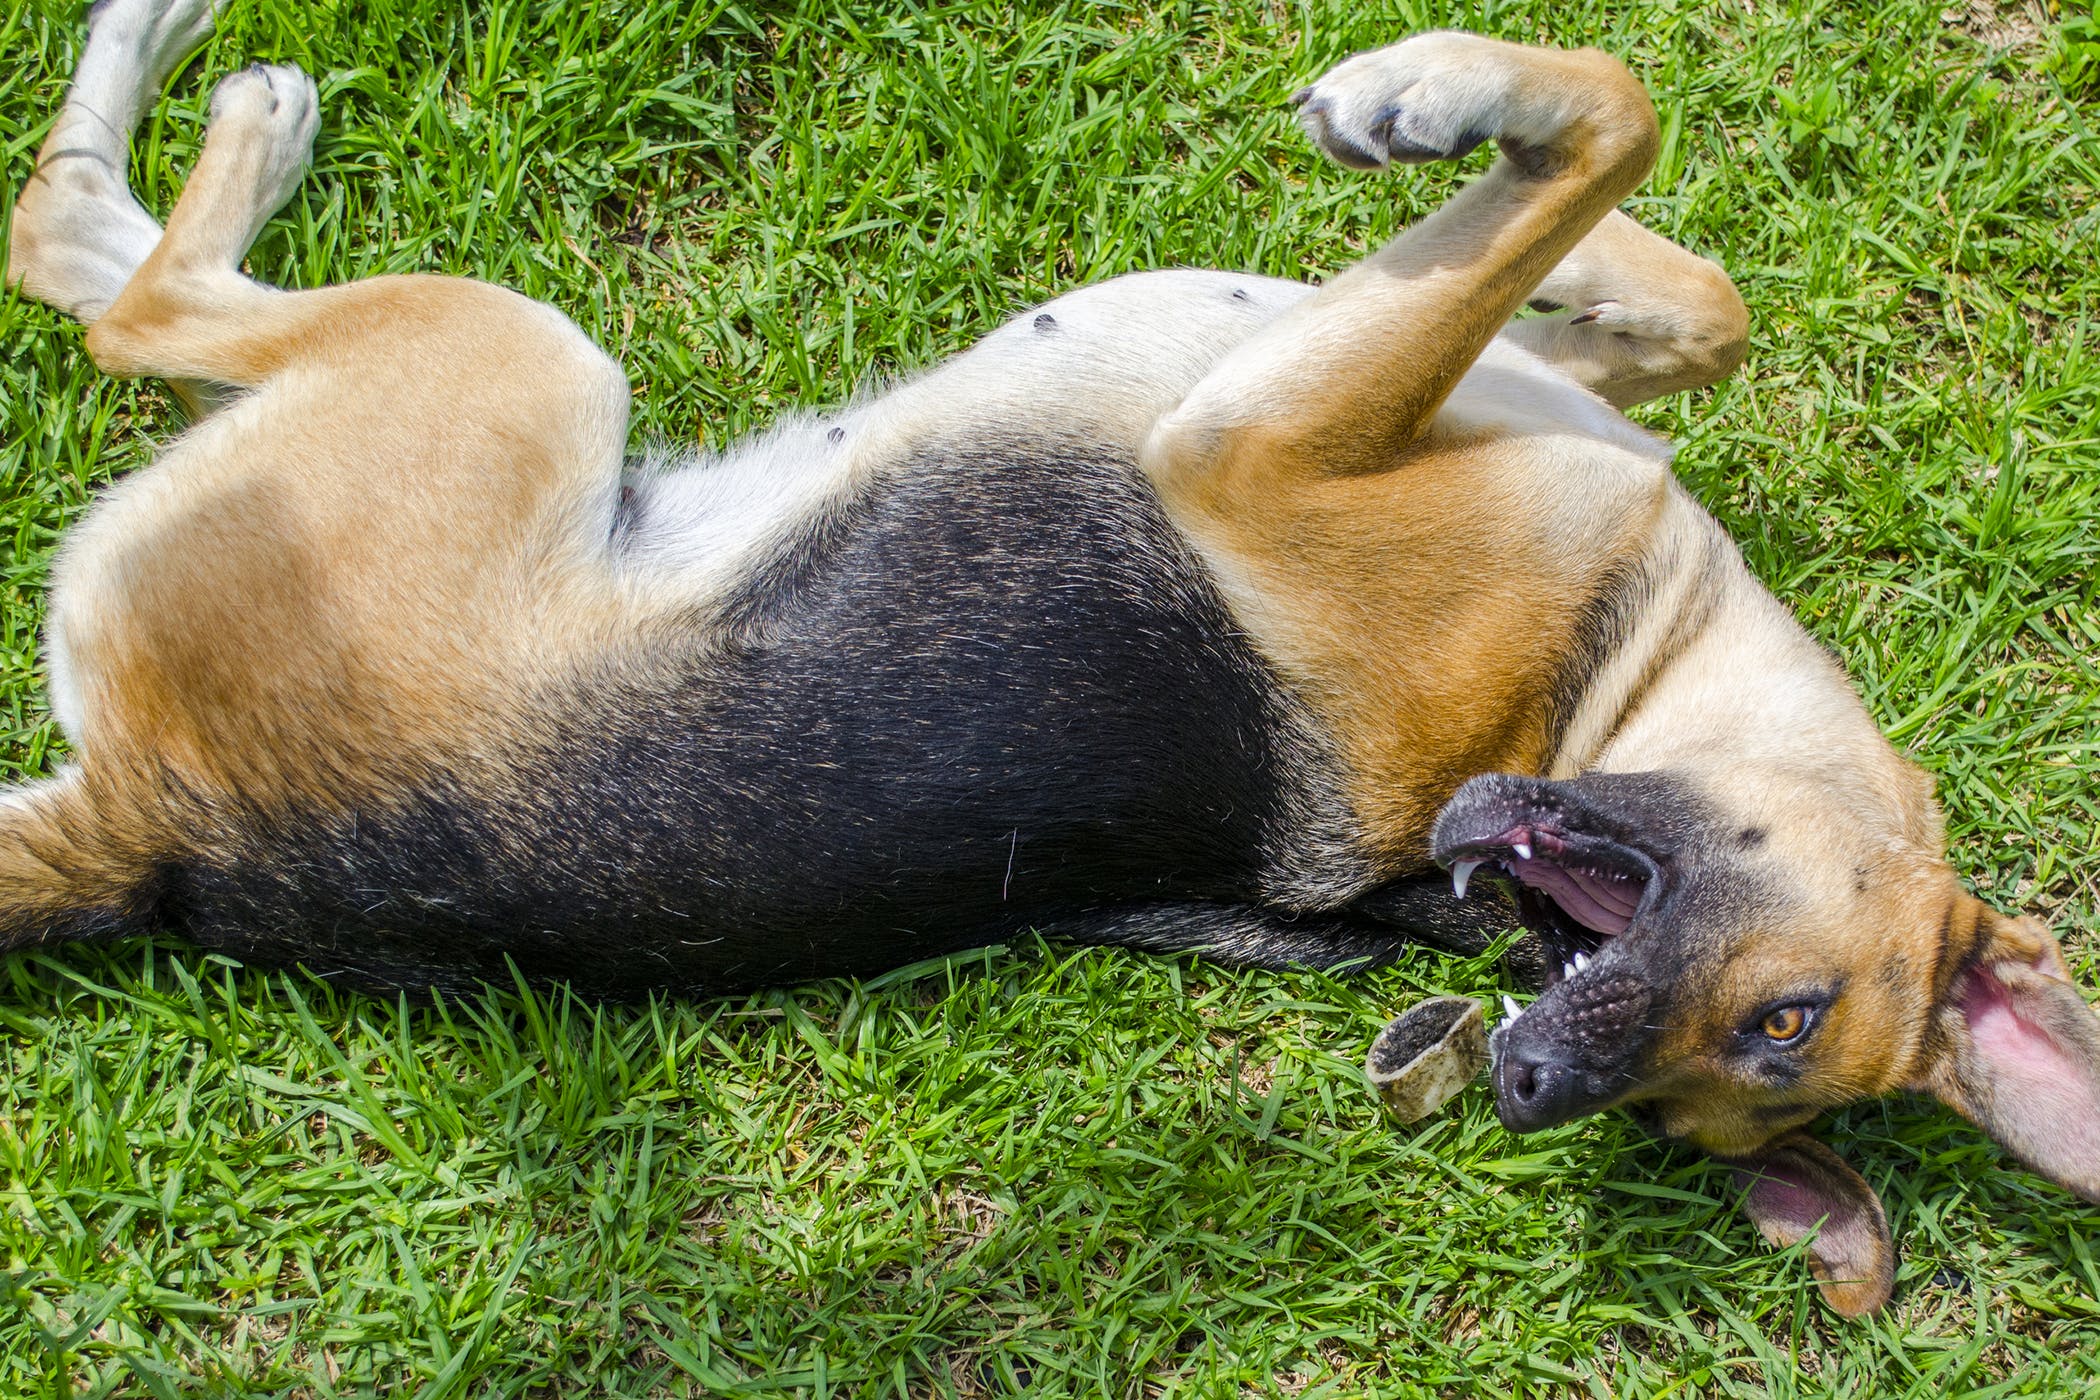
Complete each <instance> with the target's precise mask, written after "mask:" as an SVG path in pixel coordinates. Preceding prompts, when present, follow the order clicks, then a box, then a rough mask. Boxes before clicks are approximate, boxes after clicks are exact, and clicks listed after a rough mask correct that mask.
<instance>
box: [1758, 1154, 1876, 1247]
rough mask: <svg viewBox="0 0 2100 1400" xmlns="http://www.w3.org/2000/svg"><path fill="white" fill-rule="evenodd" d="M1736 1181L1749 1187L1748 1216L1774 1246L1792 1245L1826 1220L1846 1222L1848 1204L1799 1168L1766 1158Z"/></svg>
mask: <svg viewBox="0 0 2100 1400" xmlns="http://www.w3.org/2000/svg"><path fill="white" fill-rule="evenodd" d="M1737 1180H1739V1181H1740V1182H1742V1184H1743V1185H1745V1186H1747V1187H1749V1194H1750V1201H1749V1205H1750V1212H1751V1214H1752V1216H1754V1217H1755V1218H1756V1220H1757V1224H1758V1228H1760V1229H1762V1230H1763V1231H1764V1232H1765V1234H1766V1236H1767V1237H1768V1238H1770V1239H1772V1240H1773V1241H1774V1242H1775V1243H1781V1244H1792V1243H1793V1242H1794V1241H1795V1240H1798V1239H1800V1238H1801V1237H1802V1236H1803V1235H1805V1234H1807V1233H1808V1232H1809V1231H1810V1230H1813V1229H1815V1228H1816V1227H1817V1226H1818V1225H1820V1224H1822V1222H1823V1221H1824V1220H1825V1219H1826V1218H1828V1219H1832V1220H1835V1221H1838V1222H1840V1223H1841V1224H1842V1223H1843V1222H1844V1221H1846V1220H1848V1219H1849V1218H1850V1215H1851V1211H1852V1203H1851V1202H1849V1201H1846V1200H1845V1199H1844V1198H1842V1197H1840V1196H1837V1195H1834V1194H1832V1193H1831V1192H1830V1191H1828V1190H1827V1189H1825V1188H1824V1186H1823V1184H1822V1183H1821V1182H1820V1181H1818V1180H1817V1179H1816V1177H1815V1176H1814V1175H1813V1174H1812V1173H1810V1172H1808V1171H1807V1170H1805V1169H1804V1167H1803V1166H1802V1164H1800V1163H1797V1162H1792V1161H1789V1160H1787V1159H1786V1158H1784V1157H1777V1156H1774V1157H1768V1158H1766V1159H1764V1160H1763V1161H1760V1162H1759V1163H1758V1164H1757V1167H1756V1170H1754V1171H1743V1172H1740V1173H1739V1175H1738V1177H1737Z"/></svg>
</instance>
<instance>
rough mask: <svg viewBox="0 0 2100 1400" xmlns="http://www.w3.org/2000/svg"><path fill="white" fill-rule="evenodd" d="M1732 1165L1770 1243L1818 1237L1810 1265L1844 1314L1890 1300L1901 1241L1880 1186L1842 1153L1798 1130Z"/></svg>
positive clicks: (1753, 1216) (1825, 1297) (1784, 1245)
mask: <svg viewBox="0 0 2100 1400" xmlns="http://www.w3.org/2000/svg"><path fill="white" fill-rule="evenodd" d="M1728 1164H1729V1165H1730V1166H1732V1167H1734V1168H1735V1179H1736V1184H1737V1185H1739V1186H1741V1187H1743V1188H1744V1196H1743V1209H1744V1210H1745V1211H1746V1212H1748V1214H1749V1216H1750V1219H1751V1221H1752V1222H1753V1223H1754V1224H1755V1225H1756V1226H1757V1229H1758V1233H1759V1234H1761V1235H1763V1236H1764V1237H1765V1239H1766V1241H1768V1242H1769V1243H1771V1244H1774V1245H1777V1246H1779V1247H1780V1248H1782V1249H1784V1248H1787V1247H1789V1246H1792V1245H1796V1244H1799V1243H1800V1242H1801V1241H1802V1240H1804V1239H1808V1237H1809V1236H1810V1235H1814V1236H1815V1238H1814V1239H1812V1240H1809V1244H1808V1249H1807V1250H1806V1253H1807V1256H1808V1269H1809V1272H1810V1273H1812V1274H1814V1275H1815V1276H1816V1286H1817V1287H1818V1288H1820V1289H1822V1291H1823V1301H1824V1302H1826V1303H1828V1304H1830V1306H1831V1307H1832V1308H1833V1309H1834V1310H1836V1312H1837V1313H1838V1314H1839V1315H1840V1316H1843V1317H1859V1316H1861V1315H1862V1314H1865V1313H1870V1312H1872V1311H1874V1309H1876V1308H1878V1307H1880V1306H1881V1305H1882V1304H1883V1303H1886V1302H1887V1301H1888V1300H1889V1289H1890V1288H1891V1287H1892V1286H1893V1285H1894V1283H1895V1280H1896V1244H1895V1241H1894V1240H1892V1239H1890V1238H1889V1222H1888V1217H1887V1216H1885V1215H1883V1214H1882V1211H1881V1198H1880V1197H1879V1196H1877V1195H1875V1194H1874V1188H1873V1187H1871V1186H1869V1185H1867V1183H1866V1181H1865V1179H1864V1178H1862V1177H1861V1176H1860V1174H1859V1173H1858V1172H1856V1171H1854V1170H1852V1168H1850V1167H1848V1166H1846V1165H1845V1163H1844V1162H1843V1160H1842V1159H1840V1158H1839V1157H1838V1155H1837V1153H1835V1152H1832V1151H1831V1150H1830V1149H1829V1148H1827V1147H1825V1146H1824V1145H1823V1144H1822V1143H1820V1142H1817V1141H1816V1140H1815V1139H1814V1138H1812V1137H1810V1136H1809V1135H1808V1134H1807V1133H1801V1132H1794V1133H1788V1134H1787V1135H1786V1136H1784V1137H1781V1138H1775V1139H1774V1140H1773V1141H1771V1142H1770V1143H1768V1144H1766V1145H1765V1146H1764V1147H1763V1148H1762V1149H1760V1150H1759V1151H1758V1152H1756V1153H1754V1154H1753V1155H1751V1156H1748V1157H1735V1158H1730V1159H1728Z"/></svg>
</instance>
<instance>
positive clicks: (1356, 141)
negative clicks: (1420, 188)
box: [1292, 32, 1530, 170]
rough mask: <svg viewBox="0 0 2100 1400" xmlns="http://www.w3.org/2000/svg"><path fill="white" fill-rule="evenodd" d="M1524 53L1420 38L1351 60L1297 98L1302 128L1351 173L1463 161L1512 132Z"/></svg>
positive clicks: (1493, 44) (1479, 41)
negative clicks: (1519, 66)
mask: <svg viewBox="0 0 2100 1400" xmlns="http://www.w3.org/2000/svg"><path fill="white" fill-rule="evenodd" d="M1521 53H1522V50H1521V49H1518V48H1517V47H1516V46H1515V45H1512V44H1504V43H1500V42H1498V41H1496V40H1493V39H1483V38H1480V37H1479V36H1477V35H1473V34H1454V33H1448V32H1439V33H1434V34H1418V35H1416V36H1415V37H1414V38H1412V39H1407V40H1404V41H1402V42H1401V43H1398V44H1394V45H1392V46H1390V47H1388V48H1383V49H1373V50H1372V51H1370V52H1369V53H1360V54H1357V55H1356V56H1354V57H1353V58H1347V59H1344V60H1343V61H1342V62H1340V63H1338V64H1336V65H1335V66H1334V67H1333V68H1331V69H1329V70H1328V71H1327V73H1326V74H1325V75H1324V76H1322V77H1321V78H1319V79H1318V80H1317V81H1316V82H1314V83H1313V84H1312V85H1311V86H1309V87H1305V88H1301V89H1300V90H1299V91H1298V92H1297V93H1295V94H1294V95H1293V97H1292V101H1294V102H1295V103H1297V105H1298V121H1299V124H1300V125H1302V126H1303V127H1304V128H1305V131H1306V134H1307V135H1309V136H1311V137H1312V139H1313V141H1314V142H1315V143H1316V144H1318V145H1319V147H1320V148H1321V149H1322V150H1324V151H1326V152H1327V154H1329V155H1331V156H1333V157H1334V158H1335V159H1336V160H1338V161H1340V162H1341V163H1342V164H1343V165H1347V166H1350V167H1353V168H1355V169H1358V170H1378V169H1383V168H1384V167H1386V166H1387V165H1390V164H1391V163H1392V162H1394V161H1400V162H1403V163H1406V164H1411V165H1413V164H1421V163H1423V162H1425V161H1433V160H1456V159H1457V158H1458V157H1460V156H1462V155H1464V154H1465V153H1466V152H1468V151H1470V150H1472V149H1473V148H1474V147H1475V146H1478V145H1479V144H1480V143H1481V142H1483V141H1486V140H1489V139H1491V138H1499V137H1505V136H1512V135H1514V136H1517V137H1518V138H1519V139H1522V138H1523V137H1525V136H1528V135H1529V134H1530V133H1526V132H1512V131H1511V130H1510V127H1511V124H1512V120H1513V118H1515V117H1516V116H1517V114H1516V113H1515V112H1514V111H1513V110H1512V109H1513V107H1514V105H1515V103H1514V97H1515V92H1516V79H1517V66H1516V63H1514V62H1512V55H1516V54H1521Z"/></svg>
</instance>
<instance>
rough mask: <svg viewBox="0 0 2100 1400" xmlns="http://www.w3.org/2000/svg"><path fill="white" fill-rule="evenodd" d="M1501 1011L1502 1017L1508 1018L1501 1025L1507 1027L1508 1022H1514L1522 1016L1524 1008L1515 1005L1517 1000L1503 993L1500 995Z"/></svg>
mask: <svg viewBox="0 0 2100 1400" xmlns="http://www.w3.org/2000/svg"><path fill="white" fill-rule="evenodd" d="M1502 1010H1503V1013H1504V1015H1505V1016H1506V1017H1507V1018H1508V1019H1507V1020H1504V1021H1503V1023H1502V1024H1503V1025H1505V1026H1506V1025H1508V1024H1509V1023H1510V1021H1514V1020H1516V1019H1517V1017H1519V1016H1521V1015H1523V1014H1524V1008H1523V1007H1521V1006H1519V1005H1517V999H1516V998H1515V997H1513V996H1511V995H1510V994H1509V993H1508V992H1504V993H1503V994H1502Z"/></svg>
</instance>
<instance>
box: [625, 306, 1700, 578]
mask: <svg viewBox="0 0 2100 1400" xmlns="http://www.w3.org/2000/svg"><path fill="white" fill-rule="evenodd" d="M1314 290H1315V289H1314V288H1312V287H1310V286H1307V285H1305V284H1303V283H1298V282H1289V281H1285V280H1282V279H1280V278H1271V277H1258V276H1253V275H1250V274H1245V273H1228V272H1208V271H1195V270H1182V271H1170V272H1145V273H1134V274H1131V275H1129V276H1124V277H1118V278H1114V279H1112V280H1110V281H1106V282H1101V283H1096V284H1095V285H1093V286H1089V287H1085V288H1082V289H1080V290H1078V291H1075V292H1071V293H1068V294H1067V295H1065V296H1062V297H1059V298H1057V299H1056V300H1055V301H1051V302H1048V303H1046V304H1044V305H1041V306H1037V307H1034V308H1031V309H1030V310H1028V311H1025V312H1022V313H1021V314H1020V315H1018V316H1016V317H1014V319H1012V320H1011V321H1008V322H1007V323H1006V324H1005V325H1003V326H1001V327H999V328H998V329H997V330H995V331H993V332H991V333H990V334H989V335H987V336H985V337H984V338H983V339H982V340H980V341H978V342H977V343H976V344H975V345H973V346H972V347H971V348H970V349H969V350H967V351H965V352H964V353H962V354H960V355H957V356H955V357H954V358H952V359H949V360H947V361H944V362H943V363H941V364H940V365H938V366H936V367H934V368H933V369H931V370H928V371H927V372H925V373H923V374H920V375H917V376H915V377H913V378H911V379H908V380H906V381H904V382H903V383H900V384H897V385H894V386H891V387H889V388H888V389H886V390H884V391H882V392H879V393H875V394H870V395H865V396H862V397H860V398H857V399H855V400H853V401H851V402H849V403H847V404H846V405H845V406H843V407H841V408H839V409H837V410H835V411H833V412H830V413H824V414H819V415H797V416H795V417H792V418H789V419H786V420H784V421H783V422H781V423H780V424H778V425H777V426H775V427H774V428H772V429H770V430H769V431H767V432H765V433H761V434H759V435H757V436H754V437H752V438H749V439H747V440H745V441H744V442H741V443H738V444H736V445H735V446H733V447H731V448H730V449H728V450H727V451H725V452H722V453H720V454H716V455H706V456H703V455H697V454H696V455H691V456H679V457H672V458H657V459H655V460H653V461H650V462H648V463H646V464H645V465H644V467H643V468H642V470H641V471H640V473H639V474H638V475H637V477H636V479H635V480H634V481H633V482H632V483H631V484H632V487H633V495H632V498H631V508H630V511H629V518H630V525H629V527H628V529H627V530H626V531H625V534H624V541H623V542H624V546H625V551H626V562H627V563H629V564H630V565H632V566H634V567H636V568H638V569H639V570H641V571H642V573H643V574H644V575H645V576H646V577H648V578H649V579H650V580H651V581H652V582H654V583H655V584H658V585H664V584H668V585H670V586H671V587H673V588H674V589H675V591H676V592H677V593H678V594H680V595H682V596H684V597H686V598H688V599H705V598H707V597H710V596H713V595H716V594H718V593H719V592H720V591H721V590H722V589H724V588H725V587H727V586H729V585H730V584H732V583H733V582H734V581H735V580H736V579H738V578H739V577H741V576H742V574H743V573H744V571H745V569H746V568H747V567H748V566H749V565H750V564H752V563H753V562H755V561H756V560H759V559H762V558H766V557H769V556H770V554H771V552H772V550H773V548H774V547H776V546H777V545H778V543H779V542H780V541H781V540H782V539H784V538H786V537H788V536H789V535H791V534H792V533H793V532H794V531H796V530H797V529H798V528H800V527H801V526H803V525H804V524H805V523H806V522H807V521H809V519H810V518H811V517H812V516H814V515H816V514H818V513H820V512H822V511H824V510H825V509H826V508H827V507H830V506H832V505H835V504H836V503H838V502H840V501H842V500H844V499H845V498H847V497H848V496H849V495H850V494H852V493H854V492H855V491H857V490H860V489H862V488H863V487H865V486H866V485H867V484H868V483H869V482H870V481H871V480H872V479H876V478H879V477H880V475H881V474H882V473H884V472H885V471H890V470H895V469H896V468H897V467H898V466H899V464H901V463H905V462H910V461H916V460H925V459H927V458H929V457H932V458H936V459H937V458H938V455H939V453H940V451H941V449H942V447H943V445H944V444H954V445H957V446H963V445H967V444H969V443H971V442H972V441H977V442H982V441H984V440H986V439H987V438H993V437H996V438H998V439H1001V440H1004V441H1008V442H1011V441H1013V440H1015V439H1017V438H1019V439H1025V440H1037V441H1041V442H1043V443H1044V444H1045V446H1046V447H1049V446H1053V445H1054V446H1060V447H1071V446H1073V445H1089V446H1092V447H1094V448H1096V449H1099V450H1102V451H1105V452H1107V453H1110V454H1113V455H1117V456H1123V457H1127V458H1129V459H1131V460H1133V461H1134V460H1136V458H1137V456H1138V453H1139V449H1140V448H1141V446H1142V445H1143V443H1144V441H1145V438H1146V436H1147V434H1148V433H1149V432H1150V430H1151V428H1152V425H1153V424H1154V422H1156V421H1157V420H1158V418H1159V417H1160V416H1161V415H1162V414H1164V413H1166V412H1167V411H1169V410H1170V409H1172V408H1174V407H1175V406H1176V405H1177V404H1179V403H1180V402H1181V401H1182V399H1183V398H1184V397H1185V396H1186V395H1187V394H1188V392H1189V391H1190V390H1191V389H1193V388H1194V387H1195V386H1196V385H1197V384H1198V383H1199V382H1201V381H1202V379H1203V378H1204V377H1205V376H1206V375H1207V374H1209V373H1210V371H1211V369H1212V368H1213V366H1215V365H1216V364H1217V362H1218V361H1219V360H1220V359H1221V358H1222V357H1223V356H1224V355H1225V354H1226V353H1227V352H1229V351H1230V350H1232V349H1233V348H1234V347H1235V346H1237V345H1239V344H1241V343H1242V342H1243V341H1245V340H1246V339H1247V338H1248V337H1249V336H1251V335H1253V334H1254V333H1256V332H1257V331H1259V330H1260V329H1261V328H1262V327H1264V326H1265V325H1267V324H1268V323H1269V322H1270V321H1272V320H1274V319H1275V318H1276V317H1277V316H1279V315H1281V314H1282V313H1283V312H1285V311H1286V310H1288V309H1289V308H1291V307H1292V306H1295V305H1297V304H1298V303H1300V302H1302V301H1304V300H1306V299H1307V298H1309V297H1310V296H1312V294H1313V292H1314ZM1439 420H1440V422H1448V423H1449V424H1450V426H1452V427H1453V428H1454V429H1458V430H1463V431H1469V432H1470V431H1480V430H1499V431H1503V432H1507V433H1511V434H1515V435H1521V436H1527V437H1540V438H1547V439H1551V438H1578V439H1589V440H1592V441H1597V442H1602V443H1606V444H1609V445H1610V446H1612V447H1614V448H1618V449H1621V450H1624V451H1630V452H1633V453H1635V454H1637V455H1638V456H1639V457H1641V458H1645V459H1649V460H1651V461H1652V460H1658V459H1659V460H1667V459H1668V456H1669V448H1668V445H1667V444H1666V443H1664V442H1663V441H1662V440H1661V439H1659V438H1656V437H1654V436H1653V435H1651V434H1649V433H1647V432H1644V431H1643V430H1642V429H1640V428H1638V427H1636V426H1635V425H1634V424H1632V423H1631V422H1629V421H1628V420H1627V419H1626V418H1625V417H1624V416H1623V415H1621V414H1620V413H1619V412H1618V410H1617V409H1615V408H1613V407H1612V406H1611V405H1610V404H1608V403H1606V402H1604V400H1602V399H1600V398H1598V397H1597V396H1596V395H1594V394H1592V393H1590V392H1589V391H1588V390H1586V389H1584V388H1583V387H1582V386H1581V385H1579V384H1577V383H1575V381H1574V380H1572V379H1570V378H1568V377H1567V376H1566V375H1564V374H1562V373H1561V372H1560V371H1558V370H1557V369H1555V368H1554V367H1553V366H1552V365H1550V364H1548V363H1546V362H1545V361H1543V360H1541V359H1539V358H1538V357H1536V356H1534V355H1532V354H1531V353H1529V352H1528V351H1526V350H1524V349H1522V348H1521V347H1519V346H1517V345H1514V344H1511V343H1508V342H1505V341H1499V340H1498V341H1496V342H1494V343H1492V344H1490V345H1489V346H1488V347H1487V349H1486V350H1485V351H1484V352H1483V353H1482V354H1481V356H1480V358H1479V360H1478V361H1476V363H1475V364H1474V366H1473V368H1472V369H1471V370H1469V371H1468V372H1467V374H1466V376H1465V378H1464V379H1463V380H1462V381H1461V382H1460V383H1459V384H1458V386H1457V387H1456V388H1455V389H1454V390H1453V392H1452V394H1451V396H1450V398H1449V399H1448V400H1447V401H1446V404H1445V406H1444V408H1443V410H1442V412H1441V413H1440V415H1439ZM1553 455H1555V456H1559V455H1561V454H1553ZM1606 455H1607V456H1616V454H1606ZM1549 460H1550V458H1549Z"/></svg>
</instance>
